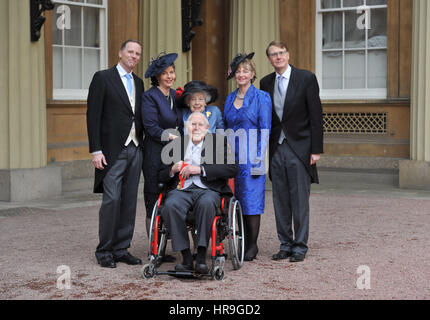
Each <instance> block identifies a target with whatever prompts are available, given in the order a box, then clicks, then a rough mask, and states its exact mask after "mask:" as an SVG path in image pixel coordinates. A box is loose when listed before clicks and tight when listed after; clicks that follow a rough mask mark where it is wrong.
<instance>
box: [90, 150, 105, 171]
mask: <svg viewBox="0 0 430 320" xmlns="http://www.w3.org/2000/svg"><path fill="white" fill-rule="evenodd" d="M92 162H93V166H94V167H95V168H97V169H99V170H103V169H104V168H105V167H103V165H105V166H107V162H106V158H105V156H104V155H103V153H98V154H93V160H92Z"/></svg>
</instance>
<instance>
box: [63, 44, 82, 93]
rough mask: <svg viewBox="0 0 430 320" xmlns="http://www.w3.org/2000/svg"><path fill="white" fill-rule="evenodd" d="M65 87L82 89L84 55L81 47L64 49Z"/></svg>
mask: <svg viewBox="0 0 430 320" xmlns="http://www.w3.org/2000/svg"><path fill="white" fill-rule="evenodd" d="M64 53H65V56H64V59H65V61H64V62H65V63H64V76H65V77H64V89H82V85H81V79H82V73H81V68H82V65H81V64H82V61H81V60H82V57H81V49H76V48H65V49H64Z"/></svg>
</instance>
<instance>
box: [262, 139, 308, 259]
mask: <svg viewBox="0 0 430 320" xmlns="http://www.w3.org/2000/svg"><path fill="white" fill-rule="evenodd" d="M309 161H310V158H309ZM270 170H271V172H272V192H273V205H274V209H275V217H276V229H277V232H278V238H279V241H280V242H281V246H280V249H281V250H285V251H289V252H292V253H296V254H306V252H307V250H308V246H307V243H308V238H309V196H310V190H311V178H310V175H309V173H308V171H307V170H306V168H305V166H304V164H303V162H302V161H301V160H300V159H299V158H298V157H297V156H296V154H295V153H294V151H293V150H292V149H291V148H290V146H289V145H288V143H287V142H286V141H285V140H284V142H283V143H282V144H281V145H279V146H278V147H277V149H276V152H275V154H274V155H273V158H272V163H271V168H270ZM293 222H294V235H293Z"/></svg>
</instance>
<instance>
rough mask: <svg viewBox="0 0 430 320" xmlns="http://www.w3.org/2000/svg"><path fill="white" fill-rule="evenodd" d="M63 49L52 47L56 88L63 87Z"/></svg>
mask: <svg viewBox="0 0 430 320" xmlns="http://www.w3.org/2000/svg"><path fill="white" fill-rule="evenodd" d="M62 52H63V49H62V48H57V47H53V48H52V73H53V82H54V83H53V85H54V89H61V88H62V87H63V80H62V79H63V53H62Z"/></svg>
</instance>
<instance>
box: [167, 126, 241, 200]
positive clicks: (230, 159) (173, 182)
mask: <svg viewBox="0 0 430 320" xmlns="http://www.w3.org/2000/svg"><path fill="white" fill-rule="evenodd" d="M188 143H192V142H190V140H189V136H182V137H180V138H178V139H175V140H173V141H172V142H170V144H169V145H167V146H166V147H167V148H168V147H171V148H172V150H180V152H181V154H180V159H177V160H178V161H179V160H184V158H185V152H186V150H187V146H188ZM174 144H176V146H175V145H174ZM217 146H218V148H217ZM209 148H210V149H211V150H210V149H209ZM208 150H210V151H211V152H212V153H211V154H210V155H209V154H208ZM216 159H218V162H217V161H216ZM221 159H222V162H221V161H220V160H221ZM201 160H202V161H201V166H203V168H204V170H205V172H206V177H203V176H202V177H201V178H200V179H201V181H202V183H203V184H204V185H205V186H207V187H208V188H209V189H211V190H213V191H216V192H218V193H220V194H221V195H223V196H232V195H233V193H232V191H231V189H230V187H229V186H228V179H230V178H233V177H235V176H236V174H237V172H238V170H239V166H238V165H237V163H236V162H235V157H234V155H233V154H231V153H229V151H228V145H227V138H226V137H225V136H223V135H217V134H213V133H208V134H207V135H206V137H205V139H204V141H203V146H202V155H201ZM178 161H177V162H178ZM220 162H221V163H220ZM173 165H174V163H171V164H163V165H162V168H161V170H160V172H159V179H160V182H163V183H167V189H168V190H172V189H175V188H176V187H177V186H178V183H179V173H176V174H175V176H174V177H173V178H171V177H170V170H171V169H172V166H173Z"/></svg>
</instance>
